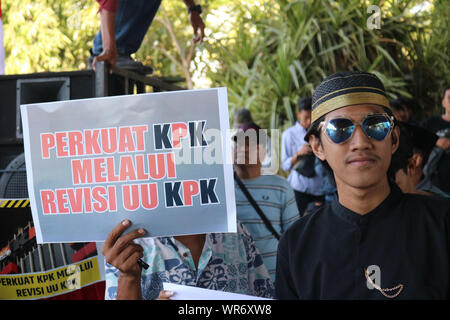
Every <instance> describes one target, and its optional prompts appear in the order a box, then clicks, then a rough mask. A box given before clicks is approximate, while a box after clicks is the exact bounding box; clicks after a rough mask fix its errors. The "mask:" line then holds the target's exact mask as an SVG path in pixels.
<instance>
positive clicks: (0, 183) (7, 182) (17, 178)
mask: <svg viewBox="0 0 450 320" xmlns="http://www.w3.org/2000/svg"><path fill="white" fill-rule="evenodd" d="M4 171H5V172H4V173H3V175H2V177H1V178H0V199H2V198H3V199H25V198H28V189H27V173H26V168H25V154H23V153H21V154H19V155H18V156H17V157H16V158H15V159H13V160H12V161H11V162H10V163H9V165H8V166H7V167H6V169H5V170H4Z"/></svg>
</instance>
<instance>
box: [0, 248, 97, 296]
mask: <svg viewBox="0 0 450 320" xmlns="http://www.w3.org/2000/svg"><path fill="white" fill-rule="evenodd" d="M100 266H101V268H103V264H101V261H100V262H99V259H98V258H97V257H92V258H89V259H85V260H83V261H80V262H78V263H74V264H71V265H67V266H64V267H60V268H56V269H52V270H49V271H45V272H35V273H24V274H14V275H0V300H32V299H42V298H48V297H52V296H56V295H60V294H63V293H68V292H71V291H75V290H78V289H80V288H83V287H85V286H88V285H91V284H94V283H96V282H99V281H103V280H104V279H103V278H102V273H101V272H100V269H99V267H100Z"/></svg>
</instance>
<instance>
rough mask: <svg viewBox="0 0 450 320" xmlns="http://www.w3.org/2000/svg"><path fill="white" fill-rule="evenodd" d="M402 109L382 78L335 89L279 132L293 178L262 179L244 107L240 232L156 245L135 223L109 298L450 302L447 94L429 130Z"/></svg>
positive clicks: (303, 105) (324, 87)
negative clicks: (215, 294) (178, 287)
mask: <svg viewBox="0 0 450 320" xmlns="http://www.w3.org/2000/svg"><path fill="white" fill-rule="evenodd" d="M393 105H394V106H395V103H394V102H392V101H389V100H388V99H387V98H386V93H385V91H384V87H383V85H382V83H381V81H380V80H379V79H378V78H377V77H376V76H375V75H373V74H370V73H364V72H343V73H338V74H335V75H332V76H330V77H328V78H326V79H325V80H324V81H323V82H322V83H321V84H320V85H319V86H318V87H317V88H316V90H315V91H314V95H313V97H312V99H311V98H306V99H305V98H302V99H300V101H299V104H298V112H297V122H296V123H295V125H294V126H292V127H291V128H289V129H288V130H286V131H285V132H284V133H283V135H282V147H281V148H282V157H281V162H282V169H283V170H285V171H286V173H287V174H288V178H287V179H285V178H284V177H282V176H280V175H261V166H262V161H263V159H264V157H265V155H266V154H267V148H268V144H267V141H268V140H269V139H268V137H267V136H266V135H265V131H264V130H261V128H260V127H259V126H258V125H257V124H256V123H255V122H254V121H253V119H252V117H251V114H250V113H249V111H248V110H239V111H238V112H237V113H236V115H235V125H234V127H235V128H237V129H238V130H237V132H236V134H235V135H234V136H233V141H234V161H235V165H234V169H235V193H236V209H237V219H238V227H237V230H238V232H237V233H236V234H234V233H223V234H222V233H219V234H215V233H211V234H203V235H187V236H186V235H185V236H174V237H164V238H145V234H146V232H147V230H142V229H138V230H133V231H131V232H129V233H126V232H125V231H126V230H127V229H128V228H129V227H130V226H131V225H132V222H131V221H128V220H126V221H124V222H123V223H122V224H119V225H118V226H117V227H116V228H115V229H114V230H112V231H111V233H110V235H109V237H108V239H107V240H106V242H105V244H104V248H103V253H104V255H105V257H106V261H107V262H106V284H107V286H106V294H105V297H106V298H107V299H157V298H159V299H170V297H171V296H172V294H173V292H168V291H165V290H163V282H172V283H176V284H183V285H191V286H197V287H201V288H207V289H213V290H222V291H227V292H234V293H243V294H248V295H256V296H260V297H265V298H276V299H381V298H396V297H399V298H401V299H448V298H449V292H450V273H449V271H450V192H449V189H448V188H447V187H448V186H447V185H446V183H447V182H448V181H449V180H450V177H449V176H448V175H447V174H448V173H447V172H448V171H446V170H447V169H448V167H449V166H450V163H449V162H448V158H447V156H448V154H449V150H450V149H449V148H448V145H447V144H448V141H449V138H450V136H449V135H448V133H449V131H450V89H447V90H446V91H445V93H444V98H443V100H442V106H443V107H444V109H445V113H444V114H443V115H441V116H440V117H437V118H436V117H434V118H431V119H428V120H426V121H424V122H423V124H422V126H419V125H417V124H411V123H408V122H402V121H399V120H398V119H397V115H398V113H397V112H398V111H397V109H396V108H395V107H393ZM403 120H405V119H403ZM427 128H428V129H427ZM433 128H434V130H435V132H433V131H432V129H433ZM249 131H254V132H257V133H258V134H257V135H256V137H257V139H256V143H251V140H250V139H247V138H246V133H248V132H249ZM242 138H243V139H242ZM446 146H447V147H446ZM252 154H253V155H256V161H251V156H252ZM237 159H241V161H237ZM302 161H303V162H304V164H300V165H298V163H299V162H302ZM442 182H443V183H442ZM138 259H143V260H144V261H145V262H146V263H147V264H148V266H149V268H147V269H143V268H142V266H141V265H140V264H138V263H137V260H138ZM374 266H375V267H376V268H378V270H379V272H378V273H370V270H372V269H371V268H374ZM380 275H382V277H381V276H380ZM368 283H371V285H372V288H371V287H370V286H371V285H369V284H368Z"/></svg>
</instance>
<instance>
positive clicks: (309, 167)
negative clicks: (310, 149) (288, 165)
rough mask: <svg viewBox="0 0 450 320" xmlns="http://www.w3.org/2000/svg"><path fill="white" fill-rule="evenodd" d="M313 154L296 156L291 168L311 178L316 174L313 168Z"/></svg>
mask: <svg viewBox="0 0 450 320" xmlns="http://www.w3.org/2000/svg"><path fill="white" fill-rule="evenodd" d="M315 158H316V157H315V155H314V154H312V153H311V154H307V155H303V156H300V157H298V160H297V162H296V163H295V164H294V165H293V167H292V169H294V170H295V171H297V172H298V173H299V174H301V175H302V176H305V177H308V178H312V177H314V176H315V175H316V170H315Z"/></svg>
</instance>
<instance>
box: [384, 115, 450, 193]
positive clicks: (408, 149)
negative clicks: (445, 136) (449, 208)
mask: <svg viewBox="0 0 450 320" xmlns="http://www.w3.org/2000/svg"><path fill="white" fill-rule="evenodd" d="M399 127H400V143H399V147H398V149H397V151H396V152H395V153H394V155H393V156H392V161H391V166H390V170H391V171H392V174H393V175H394V176H395V182H396V183H397V185H398V186H399V187H400V189H401V190H402V191H403V192H404V193H418V194H424V195H428V196H434V197H439V198H445V199H450V194H446V193H445V192H444V191H442V190H440V189H439V188H438V187H436V186H435V185H433V183H432V182H431V181H430V178H429V177H427V176H425V174H424V172H423V168H424V166H425V164H426V163H427V161H428V158H429V156H430V153H431V151H432V150H433V148H434V145H435V144H436V141H437V139H438V136H437V135H435V134H434V133H433V132H431V131H429V130H427V129H424V128H422V127H419V126H415V125H410V124H407V123H399Z"/></svg>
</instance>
